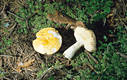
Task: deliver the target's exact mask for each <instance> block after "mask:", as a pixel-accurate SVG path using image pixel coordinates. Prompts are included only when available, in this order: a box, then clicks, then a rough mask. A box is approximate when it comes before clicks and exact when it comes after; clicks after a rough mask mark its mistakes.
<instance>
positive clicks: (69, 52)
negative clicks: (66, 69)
mask: <svg viewBox="0 0 127 80" xmlns="http://www.w3.org/2000/svg"><path fill="white" fill-rule="evenodd" d="M81 46H83V44H82V43H80V42H76V43H75V44H73V45H72V46H70V47H69V48H68V49H67V50H65V51H64V53H63V55H64V56H65V57H66V58H67V59H71V58H72V57H73V56H74V54H75V53H76V51H77V50H78V49H79V48H80V47H81Z"/></svg>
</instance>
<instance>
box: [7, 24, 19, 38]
mask: <svg viewBox="0 0 127 80" xmlns="http://www.w3.org/2000/svg"><path fill="white" fill-rule="evenodd" d="M16 25H17V23H15V24H14V25H13V26H12V28H11V31H10V33H9V35H8V38H9V37H10V35H11V34H12V32H13V31H14V29H15V28H16Z"/></svg>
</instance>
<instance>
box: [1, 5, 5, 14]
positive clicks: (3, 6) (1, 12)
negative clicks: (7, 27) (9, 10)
mask: <svg viewBox="0 0 127 80" xmlns="http://www.w3.org/2000/svg"><path fill="white" fill-rule="evenodd" d="M4 9H5V4H4V6H3V9H2V10H1V12H0V14H2V13H3V12H4Z"/></svg>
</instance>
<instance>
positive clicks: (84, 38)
mask: <svg viewBox="0 0 127 80" xmlns="http://www.w3.org/2000/svg"><path fill="white" fill-rule="evenodd" d="M74 36H75V38H76V41H77V42H76V43H74V44H73V45H72V46H70V47H69V48H68V49H67V50H65V51H64V53H63V55H64V56H65V57H66V58H68V59H71V58H72V57H73V56H74V54H75V53H76V51H77V50H79V48H80V47H82V46H84V48H85V49H86V50H87V51H89V52H94V51H96V37H95V34H94V32H93V31H92V30H89V29H87V28H86V27H81V26H77V27H76V28H75V29H74Z"/></svg>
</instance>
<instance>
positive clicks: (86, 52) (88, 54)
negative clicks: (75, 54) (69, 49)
mask: <svg viewBox="0 0 127 80" xmlns="http://www.w3.org/2000/svg"><path fill="white" fill-rule="evenodd" d="M85 52H86V54H87V55H88V56H89V57H90V58H91V59H93V61H94V62H95V63H96V64H98V61H97V60H96V59H95V58H94V57H93V56H92V55H91V54H90V53H89V52H88V51H86V50H85Z"/></svg>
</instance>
